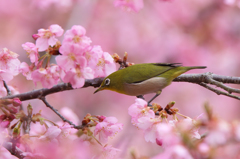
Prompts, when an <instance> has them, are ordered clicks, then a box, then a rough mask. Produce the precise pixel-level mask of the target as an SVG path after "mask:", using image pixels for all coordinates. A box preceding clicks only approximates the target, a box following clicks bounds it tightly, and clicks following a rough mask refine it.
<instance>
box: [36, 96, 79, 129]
mask: <svg viewBox="0 0 240 159" xmlns="http://www.w3.org/2000/svg"><path fill="white" fill-rule="evenodd" d="M39 99H41V100H42V101H43V103H44V104H45V105H46V106H47V107H48V108H50V109H52V111H54V113H56V114H57V115H58V116H59V117H60V118H61V119H62V120H63V121H64V122H67V123H69V124H70V125H72V126H73V128H75V129H82V128H83V126H82V125H79V126H77V125H75V124H73V122H71V121H70V120H67V119H66V118H65V117H64V116H62V115H61V114H60V113H59V112H58V110H57V109H55V108H54V107H53V106H51V105H50V104H49V103H48V102H47V100H46V98H45V97H44V96H43V97H40V98H39Z"/></svg>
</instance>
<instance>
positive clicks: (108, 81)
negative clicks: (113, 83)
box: [105, 78, 110, 86]
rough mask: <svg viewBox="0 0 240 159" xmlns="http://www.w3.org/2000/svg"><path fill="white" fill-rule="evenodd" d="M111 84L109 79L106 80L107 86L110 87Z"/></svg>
mask: <svg viewBox="0 0 240 159" xmlns="http://www.w3.org/2000/svg"><path fill="white" fill-rule="evenodd" d="M109 84H110V79H109V78H107V79H106V80H105V85H106V86H108V85H109Z"/></svg>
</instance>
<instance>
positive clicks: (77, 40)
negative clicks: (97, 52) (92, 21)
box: [63, 25, 92, 49]
mask: <svg viewBox="0 0 240 159" xmlns="http://www.w3.org/2000/svg"><path fill="white" fill-rule="evenodd" d="M85 34H86V30H85V28H83V27H82V26H80V25H74V26H72V28H71V29H70V30H67V31H66V33H65V34H64V39H63V45H65V44H66V43H71V44H75V45H78V46H79V47H81V48H82V49H84V48H86V47H87V46H89V45H90V44H91V42H92V41H91V39H90V38H89V37H87V36H85Z"/></svg>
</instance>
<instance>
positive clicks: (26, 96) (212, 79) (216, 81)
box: [0, 72, 240, 101]
mask: <svg viewBox="0 0 240 159" xmlns="http://www.w3.org/2000/svg"><path fill="white" fill-rule="evenodd" d="M103 79H104V78H95V79H91V80H85V84H84V86H83V88H85V87H94V88H95V87H99V86H100V84H101V83H102V81H103ZM173 81H174V82H190V83H196V84H199V85H201V86H203V87H205V88H207V89H209V87H210V86H209V85H208V84H210V85H215V86H217V87H219V88H222V89H223V90H225V91H226V92H223V91H221V90H218V89H215V88H212V87H211V88H212V89H209V90H211V91H213V92H215V93H217V94H218V95H226V96H229V97H231V98H235V99H239V100H240V97H238V96H234V95H231V93H232V92H234V93H240V89H236V88H231V87H229V86H226V85H224V84H223V83H228V84H229V83H231V84H240V77H231V76H222V75H216V74H213V73H210V72H207V73H203V74H182V75H180V76H178V77H177V78H175V79H174V80H173ZM72 89H73V88H72V86H71V84H69V83H60V84H57V85H55V86H53V87H52V88H50V89H47V88H42V89H38V90H34V91H30V92H26V93H21V94H16V95H9V96H6V97H2V98H0V100H1V99H13V98H19V99H20V100H21V101H25V100H30V99H39V98H41V97H45V96H47V95H49V94H53V93H57V92H62V91H66V90H72Z"/></svg>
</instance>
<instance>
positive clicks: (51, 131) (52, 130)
mask: <svg viewBox="0 0 240 159" xmlns="http://www.w3.org/2000/svg"><path fill="white" fill-rule="evenodd" d="M61 131H62V130H61V129H60V128H58V127H57V126H51V127H49V128H48V129H47V132H46V133H45V134H44V135H42V136H41V137H39V139H40V140H50V141H52V140H56V138H57V137H58V136H59V135H60V133H61Z"/></svg>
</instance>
